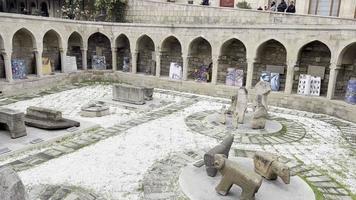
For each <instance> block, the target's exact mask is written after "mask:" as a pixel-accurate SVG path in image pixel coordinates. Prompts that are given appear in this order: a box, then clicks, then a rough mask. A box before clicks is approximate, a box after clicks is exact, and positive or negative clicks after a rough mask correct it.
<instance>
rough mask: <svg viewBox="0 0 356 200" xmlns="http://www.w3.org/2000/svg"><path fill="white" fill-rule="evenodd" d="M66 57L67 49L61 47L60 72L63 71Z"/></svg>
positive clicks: (64, 70)
mask: <svg viewBox="0 0 356 200" xmlns="http://www.w3.org/2000/svg"><path fill="white" fill-rule="evenodd" d="M66 57H67V49H61V72H62V73H65V72H66V69H64V68H65V67H66V64H65V63H66Z"/></svg>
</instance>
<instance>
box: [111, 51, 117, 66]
mask: <svg viewBox="0 0 356 200" xmlns="http://www.w3.org/2000/svg"><path fill="white" fill-rule="evenodd" d="M111 55H112V70H113V71H117V48H116V47H113V48H111Z"/></svg>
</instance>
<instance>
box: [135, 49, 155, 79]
mask: <svg viewBox="0 0 356 200" xmlns="http://www.w3.org/2000/svg"><path fill="white" fill-rule="evenodd" d="M152 53H154V51H152V50H149V49H142V50H140V51H139V53H138V56H137V57H138V59H137V73H144V74H148V75H155V73H156V69H155V66H156V62H155V60H154V57H153V56H152Z"/></svg>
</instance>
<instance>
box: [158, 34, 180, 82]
mask: <svg viewBox="0 0 356 200" xmlns="http://www.w3.org/2000/svg"><path fill="white" fill-rule="evenodd" d="M160 62H161V72H160V75H161V76H169V68H170V64H171V62H174V63H177V64H178V65H180V66H182V67H183V57H182V45H181V43H180V41H179V40H178V39H177V38H176V37H175V36H169V37H167V38H165V39H164V40H163V42H162V45H161V61H160Z"/></svg>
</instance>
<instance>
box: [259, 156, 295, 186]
mask: <svg viewBox="0 0 356 200" xmlns="http://www.w3.org/2000/svg"><path fill="white" fill-rule="evenodd" d="M253 162H254V164H255V171H256V172H257V173H258V174H260V175H261V176H263V177H265V178H266V179H268V180H276V179H277V177H278V176H279V177H280V178H281V179H282V180H283V182H284V183H285V184H289V183H290V169H289V167H288V166H286V165H285V164H283V163H281V162H279V161H278V156H276V155H273V154H270V153H266V152H257V153H256V154H255V156H254V157H253Z"/></svg>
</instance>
